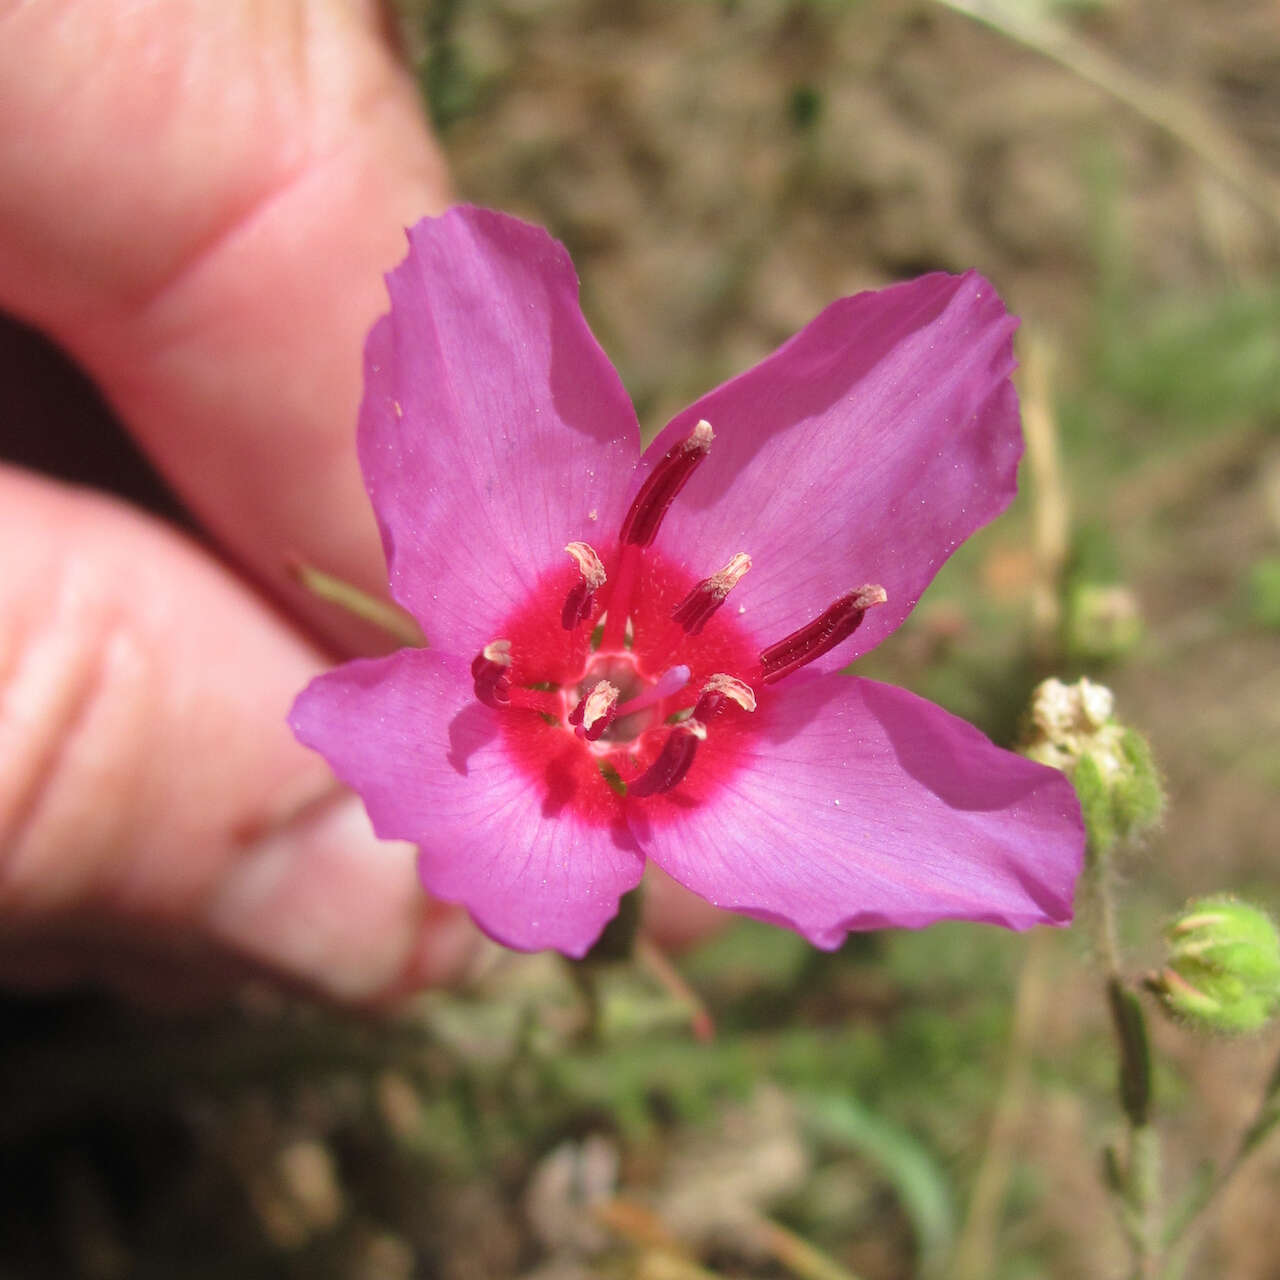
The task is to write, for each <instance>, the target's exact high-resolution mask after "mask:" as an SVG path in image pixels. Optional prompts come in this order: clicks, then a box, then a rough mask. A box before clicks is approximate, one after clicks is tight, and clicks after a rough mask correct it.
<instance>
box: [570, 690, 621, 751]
mask: <svg viewBox="0 0 1280 1280" xmlns="http://www.w3.org/2000/svg"><path fill="white" fill-rule="evenodd" d="M618 692H619V691H618V688H617V686H616V685H612V684H610V683H609V682H608V681H607V680H598V681H596V684H595V686H594V687H593V688H592V690H591V692H590V693H588V694H587V695H586V696H585V697H584V698H582V699H581V701H579V703H578V705H577V706H576V707H574V709H573V710H572V711H570V712H569V723H570V724H571V725H573V726H574V727H575V728H577V729H579V730H580V731H581V733H582V736H583V737H584V738H586V740H587V741H588V742H595V741H596V739H597V738H599V737H600V735H601V734H602V733H603V732H604V731H605V730H606V729H607V728H608V727H609V726H610V725H611V724H612V723H613V721H614V718H615V717H616V716H617V714H618Z"/></svg>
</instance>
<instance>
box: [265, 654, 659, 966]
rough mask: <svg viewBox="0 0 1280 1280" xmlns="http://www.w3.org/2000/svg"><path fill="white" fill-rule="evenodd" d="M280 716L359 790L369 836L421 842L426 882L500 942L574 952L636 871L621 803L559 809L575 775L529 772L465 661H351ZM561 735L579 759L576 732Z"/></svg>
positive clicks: (640, 864) (411, 657) (406, 657)
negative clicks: (598, 810) (599, 809)
mask: <svg viewBox="0 0 1280 1280" xmlns="http://www.w3.org/2000/svg"><path fill="white" fill-rule="evenodd" d="M509 714H512V715H520V714H521V713H518V712H513V713H509ZM523 714H524V715H525V716H527V718H528V720H529V721H530V722H535V723H536V724H538V725H542V722H541V721H540V720H539V719H538V717H537V716H535V715H533V714H532V713H523ZM289 719H290V724H291V725H292V726H293V731H294V733H296V734H297V736H298V737H299V738H300V739H301V740H302V741H303V742H304V743H306V744H307V745H308V746H310V747H313V748H315V750H317V751H319V752H320V753H321V754H322V755H323V756H324V757H325V758H326V759H327V760H328V761H329V764H330V765H331V766H332V768H333V771H334V773H336V774H337V775H338V777H339V778H341V779H342V781H343V782H345V783H347V784H348V785H349V786H351V787H353V788H354V789H355V790H356V791H358V792H359V793H360V795H361V797H362V798H363V800H364V803H365V807H366V808H367V809H368V811H369V816H370V818H371V819H372V820H373V826H374V830H375V831H376V832H377V833H378V835H380V836H382V837H383V838H384V839H396V840H410V841H412V842H413V843H415V844H417V845H418V846H419V849H420V854H419V863H418V866H419V871H420V873H421V876H422V880H423V883H424V884H425V885H426V887H427V889H428V890H429V891H430V892H431V893H433V894H435V895H436V896H437V897H439V898H443V899H445V900H446V901H449V902H460V903H462V904H463V905H464V906H465V907H466V908H467V909H468V910H469V911H470V912H471V915H472V917H473V918H474V919H475V922H476V923H477V924H478V925H479V926H480V928H482V929H483V930H484V931H485V932H486V933H487V934H489V935H490V936H491V937H493V938H495V939H496V940H497V941H499V942H501V943H503V944H504V945H506V946H509V947H515V948H517V949H519V950H523V951H536V950H540V949H542V948H544V947H554V948H555V949H556V950H558V951H563V952H565V953H566V954H568V955H573V956H580V955H582V954H583V953H584V952H585V951H586V950H587V949H588V948H589V947H590V946H591V944H592V943H593V942H594V941H595V939H596V938H597V937H598V936H599V933H600V930H601V929H602V928H603V927H604V925H605V924H606V923H607V922H608V921H609V920H610V919H611V918H612V917H613V915H614V914H615V913H616V911H617V909H618V899H619V897H620V896H621V895H622V894H623V893H625V892H626V891H627V890H628V889H632V888H634V887H635V885H636V884H637V883H638V882H639V880H640V875H641V872H642V871H643V868H644V860H643V858H642V857H641V855H640V853H639V851H638V850H637V848H636V846H635V843H634V841H633V839H632V837H631V836H630V834H629V832H628V831H627V829H626V825H625V823H624V822H623V821H622V818H621V816H620V815H621V808H620V805H615V817H614V820H613V821H612V822H609V821H608V820H607V816H606V820H604V821H599V822H595V823H592V822H588V821H584V820H582V819H580V818H579V817H578V816H577V815H576V814H575V813H574V812H572V811H571V810H572V806H571V805H569V806H568V807H566V798H565V788H566V787H569V788H572V787H573V785H574V784H575V781H576V779H575V778H573V777H570V776H566V775H565V774H564V773H563V772H560V771H558V772H556V773H555V776H554V777H552V776H551V770H552V764H548V766H547V767H548V779H549V783H559V784H560V786H559V787H557V786H556V785H539V784H538V783H536V782H531V780H530V778H529V776H528V774H527V772H526V771H525V770H523V769H521V768H520V767H519V766H518V765H517V764H516V763H515V762H513V760H512V753H511V750H510V747H509V743H508V741H507V739H506V735H505V734H504V732H503V730H502V725H501V724H500V718H499V713H497V712H494V711H490V710H489V709H488V708H485V707H482V706H481V705H480V704H479V703H478V702H476V701H475V699H474V698H473V697H472V696H471V680H470V676H469V674H468V671H467V664H466V663H465V662H464V661H463V660H462V659H459V658H455V657H452V656H449V655H445V654H441V653H438V652H436V651H434V650H427V649H401V650H400V651H399V652H398V653H394V654H392V655H391V656H390V657H387V658H378V659H370V660H364V661H358V662H349V663H347V664H346V665H345V666H342V667H339V668H337V670H335V671H330V672H327V673H326V674H324V675H322V676H319V677H318V678H317V679H315V680H313V681H312V682H311V684H309V685H308V686H307V688H306V689H304V690H303V691H302V693H301V694H299V696H298V699H297V701H296V702H295V703H294V707H293V711H292V713H291V714H290V717H289ZM543 727H544V728H547V729H549V728H550V727H549V726H545V725H543ZM558 737H559V738H560V739H562V740H563V743H564V745H565V746H566V747H567V748H572V749H574V750H575V751H576V752H577V755H578V756H581V757H582V759H584V760H586V759H587V757H586V753H585V751H584V750H583V749H582V748H581V744H579V743H578V741H577V739H576V738H573V737H572V736H571V735H568V734H564V733H562V732H561V733H558ZM553 763H554V762H553ZM592 773H593V774H594V773H595V771H594V768H592ZM595 781H597V782H599V783H600V787H601V790H602V791H603V792H604V793H606V794H607V795H610V796H611V795H612V793H611V792H608V789H607V787H604V784H603V782H601V781H600V779H599V777H598V774H596V775H595ZM615 799H616V797H615Z"/></svg>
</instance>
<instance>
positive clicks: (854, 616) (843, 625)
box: [760, 586, 889, 684]
mask: <svg viewBox="0 0 1280 1280" xmlns="http://www.w3.org/2000/svg"><path fill="white" fill-rule="evenodd" d="M888 598H889V597H888V596H887V595H886V594H885V589H884V588H883V587H876V586H865V587H859V588H858V589H857V590H856V591H850V592H848V593H847V594H845V595H842V596H841V597H840V599H839V600H837V601H836V602H835V603H834V604H833V605H831V606H830V607H829V608H828V609H827V610H826V612H824V613H822V614H820V615H819V616H818V617H816V618H815V619H814V620H813V621H812V622H810V623H809V624H808V625H807V626H803V627H801V628H800V629H799V631H793V632H792V633H791V634H790V635H789V636H787V637H786V639H784V640H779V641H778V643H777V644H773V645H770V646H769V647H768V648H767V649H766V650H765V651H764V652H763V653H762V654H761V655H760V678H761V680H762V681H763V682H764V683H765V684H775V683H776V682H777V681H779V680H781V679H782V677H783V676H789V675H790V674H791V673H792V672H793V671H797V670H799V669H800V668H801V667H803V666H805V665H806V664H807V663H810V662H812V661H813V660H814V659H815V658H820V657H822V655H823V654H824V653H827V652H828V651H829V650H831V649H834V648H835V647H836V645H838V644H839V643H840V642H841V641H842V640H847V639H848V638H849V637H850V636H851V635H853V633H854V632H855V631H856V630H857V629H858V625H859V624H860V623H861V622H862V619H863V618H864V617H865V616H866V612H867V610H868V609H870V608H871V607H872V606H873V605H877V604H884V602H885V601H886V600H887V599H888Z"/></svg>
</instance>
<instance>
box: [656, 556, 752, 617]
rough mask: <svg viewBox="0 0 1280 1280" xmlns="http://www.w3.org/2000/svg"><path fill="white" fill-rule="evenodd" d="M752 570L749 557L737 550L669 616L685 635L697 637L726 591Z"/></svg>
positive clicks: (720, 602) (722, 600)
mask: <svg viewBox="0 0 1280 1280" xmlns="http://www.w3.org/2000/svg"><path fill="white" fill-rule="evenodd" d="M750 568H751V557H750V556H749V555H747V553H746V552H745V551H739V552H738V554H737V555H736V556H734V557H733V559H732V560H730V561H729V563H728V564H727V565H725V567H724V568H723V569H721V570H720V572H719V573H713V574H712V575H711V577H709V578H703V579H702V581H701V582H699V583H698V585H697V586H696V587H694V589H693V590H692V591H690V592H689V594H688V595H687V596H685V598H684V599H683V600H681V601H680V603H679V604H678V605H676V607H675V610H674V612H673V613H672V614H671V617H672V618H673V619H674V620H675V621H676V622H678V623H679V624H680V625H681V626H682V627H683V628H684V630H685V633H686V634H687V635H691V636H696V635H697V634H698V633H699V632H700V631H701V630H702V628H703V627H705V626H706V625H707V623H708V622H710V621H711V615H712V614H714V613H715V611H716V610H717V609H718V608H719V607H720V606H721V605H722V604H724V602H725V598H726V597H727V596H728V594H729V592H730V591H732V590H733V589H734V587H736V586H737V585H738V583H739V582H741V581H742V578H743V577H744V575H745V574H746V572H747V570H748V569H750Z"/></svg>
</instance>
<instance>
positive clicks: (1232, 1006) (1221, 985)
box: [1148, 894, 1280, 1035]
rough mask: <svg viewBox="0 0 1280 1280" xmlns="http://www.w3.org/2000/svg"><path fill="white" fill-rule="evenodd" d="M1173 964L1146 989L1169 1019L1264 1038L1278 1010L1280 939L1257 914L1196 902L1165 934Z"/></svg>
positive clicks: (1235, 905) (1223, 902)
mask: <svg viewBox="0 0 1280 1280" xmlns="http://www.w3.org/2000/svg"><path fill="white" fill-rule="evenodd" d="M1165 937H1166V939H1167V940H1168V943H1169V957H1168V962H1167V963H1166V965H1165V967H1164V968H1163V969H1162V970H1161V971H1160V972H1159V973H1157V974H1154V975H1153V976H1152V977H1151V978H1150V979H1149V982H1148V985H1149V986H1150V987H1151V989H1152V990H1153V991H1155V992H1156V994H1157V995H1159V997H1160V999H1161V1000H1162V1001H1163V1002H1164V1005H1165V1008H1166V1009H1168V1010H1169V1012H1170V1013H1172V1014H1174V1015H1175V1016H1177V1017H1179V1018H1181V1019H1182V1020H1183V1021H1185V1022H1187V1023H1189V1024H1190V1025H1192V1026H1194V1027H1197V1028H1199V1029H1201V1030H1204V1031H1216V1032H1220V1033H1222V1034H1225V1035H1248V1034H1249V1033H1251V1032H1254V1031H1260V1030H1261V1029H1262V1028H1263V1027H1264V1026H1265V1025H1266V1024H1267V1022H1268V1021H1269V1020H1270V1019H1271V1017H1272V1015H1273V1014H1274V1013H1275V1012H1276V1008H1277V1006H1278V1005H1280V933H1277V931H1276V926H1275V924H1274V923H1273V921H1272V920H1271V917H1270V916H1268V915H1267V913H1266V912H1265V911H1263V910H1262V909H1261V908H1259V907H1255V906H1253V905H1252V904H1251V903H1248V902H1241V901H1239V900H1238V899H1236V898H1232V897H1230V896H1229V895H1226V894H1222V895H1218V896H1215V897H1211V898H1200V899H1198V900H1196V901H1194V902H1190V903H1188V904H1187V906H1186V907H1185V908H1184V909H1183V911H1182V912H1181V913H1180V914H1179V915H1178V916H1177V917H1175V919H1174V920H1173V923H1172V924H1170V925H1169V927H1168V928H1167V929H1166V930H1165Z"/></svg>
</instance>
